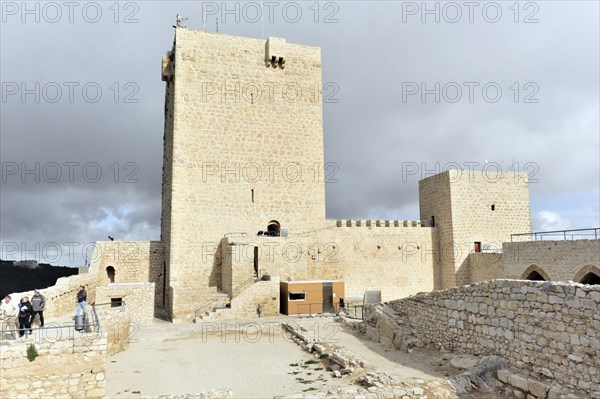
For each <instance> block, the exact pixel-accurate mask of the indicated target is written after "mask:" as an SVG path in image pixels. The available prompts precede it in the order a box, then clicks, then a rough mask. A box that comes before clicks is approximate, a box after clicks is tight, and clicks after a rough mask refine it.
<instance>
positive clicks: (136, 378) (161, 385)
mask: <svg viewBox="0 0 600 399" xmlns="http://www.w3.org/2000/svg"><path fill="white" fill-rule="evenodd" d="M280 322H296V323H298V324H301V325H302V326H303V327H305V328H307V330H309V331H314V334H315V335H317V336H318V337H319V339H320V340H326V341H328V342H330V343H333V344H334V345H337V346H340V347H343V348H345V349H347V350H349V351H351V352H353V353H354V354H355V355H357V356H358V357H361V358H363V359H365V360H366V361H367V362H368V365H367V367H366V369H361V370H357V372H355V373H354V374H352V375H351V376H344V377H343V378H334V377H333V376H332V375H331V373H330V372H328V371H327V370H326V367H327V363H324V361H322V360H320V359H317V358H315V357H314V356H313V355H312V354H309V353H307V352H305V351H304V350H303V349H302V348H301V347H300V346H298V345H297V344H295V343H294V342H292V340H291V338H290V337H289V336H288V335H287V334H284V333H282V329H281V326H280V324H279V323H280ZM325 362H326V361H325ZM374 370H378V371H383V372H386V373H389V374H391V375H394V376H397V377H399V378H401V379H403V380H406V381H409V380H414V379H422V380H428V379H431V378H436V377H437V378H444V377H449V376H453V375H456V374H460V373H461V372H463V371H464V370H459V369H456V368H454V367H452V366H450V364H449V362H448V361H447V360H442V359H441V356H440V353H438V352H436V351H433V350H426V349H420V350H416V351H414V352H413V353H410V354H407V353H403V352H401V351H395V350H393V349H389V348H385V347H384V346H382V345H380V344H378V343H375V342H372V341H369V340H367V339H366V338H365V337H364V336H361V335H360V334H359V333H358V332H356V330H353V329H351V328H349V327H347V326H343V325H342V324H340V323H336V322H335V321H333V319H332V318H306V319H300V318H291V317H287V316H283V317H273V318H262V319H246V320H240V321H237V322H227V323H222V322H215V323H203V324H168V323H161V322H157V323H155V324H153V325H150V326H145V327H142V328H141V329H140V331H139V332H137V334H135V335H134V336H133V337H132V342H130V345H129V348H128V349H127V350H125V351H124V352H121V353H118V354H116V355H113V356H111V357H110V358H109V359H108V366H107V386H106V396H107V397H109V398H126V397H127V398H131V397H136V396H138V395H139V396H140V397H143V396H154V395H159V394H183V393H198V392H206V391H209V390H212V389H229V390H232V391H233V394H234V397H236V398H264V397H273V396H275V395H292V394H295V393H302V392H307V393H308V392H311V391H316V390H324V389H328V388H332V387H337V386H339V387H345V386H348V385H351V384H352V382H353V381H354V380H355V379H356V378H357V377H358V376H360V375H361V373H364V372H366V371H374ZM472 397H477V398H494V397H496V396H490V395H482V394H481V393H479V394H478V395H476V396H472ZM499 397H500V396H498V398H499Z"/></svg>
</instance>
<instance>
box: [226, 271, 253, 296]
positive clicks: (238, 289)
mask: <svg viewBox="0 0 600 399" xmlns="http://www.w3.org/2000/svg"><path fill="white" fill-rule="evenodd" d="M252 284H254V276H252V277H250V278H249V279H247V280H246V281H244V282H242V283H240V284H239V285H238V286H237V287H235V288H234V289H233V290H231V299H233V298H235V297H236V296H238V295H239V294H240V293H241V292H242V291H243V290H245V289H246V288H247V287H248V286H250V285H252Z"/></svg>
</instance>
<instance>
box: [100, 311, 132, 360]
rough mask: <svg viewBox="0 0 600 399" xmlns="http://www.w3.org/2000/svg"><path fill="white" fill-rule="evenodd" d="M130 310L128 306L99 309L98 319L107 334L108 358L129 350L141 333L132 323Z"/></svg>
mask: <svg viewBox="0 0 600 399" xmlns="http://www.w3.org/2000/svg"><path fill="white" fill-rule="evenodd" d="M129 310H130V309H129V308H128V307H127V306H122V307H119V308H99V311H98V317H99V319H100V324H101V328H102V331H103V332H104V333H105V334H106V354H107V355H108V356H111V355H114V354H115V353H119V352H122V351H124V350H125V349H127V347H128V346H129V343H130V342H132V340H133V339H135V338H134V337H135V335H136V333H137V332H138V331H139V325H138V324H136V323H132V320H131V313H130V311H129Z"/></svg>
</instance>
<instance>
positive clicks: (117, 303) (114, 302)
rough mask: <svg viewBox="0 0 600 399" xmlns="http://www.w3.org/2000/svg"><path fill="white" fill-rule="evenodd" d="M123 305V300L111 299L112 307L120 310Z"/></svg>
mask: <svg viewBox="0 0 600 399" xmlns="http://www.w3.org/2000/svg"><path fill="white" fill-rule="evenodd" d="M122 305H123V298H110V307H111V308H118V307H119V306H122Z"/></svg>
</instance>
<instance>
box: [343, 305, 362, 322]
mask: <svg viewBox="0 0 600 399" xmlns="http://www.w3.org/2000/svg"><path fill="white" fill-rule="evenodd" d="M364 307H365V305H362V304H361V305H346V316H347V317H348V318H350V319H359V320H364V313H363V309H364Z"/></svg>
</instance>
